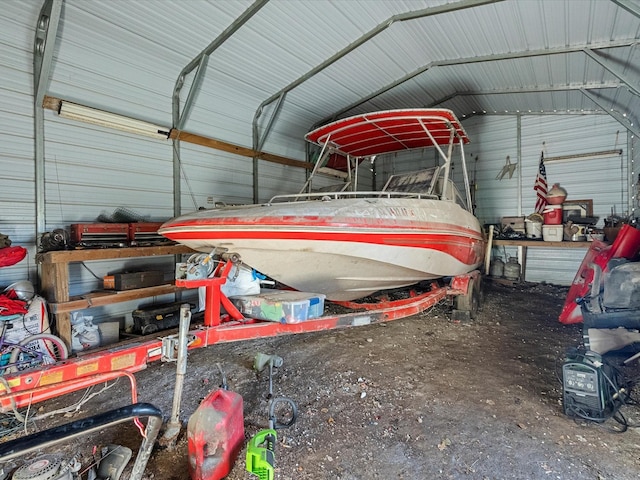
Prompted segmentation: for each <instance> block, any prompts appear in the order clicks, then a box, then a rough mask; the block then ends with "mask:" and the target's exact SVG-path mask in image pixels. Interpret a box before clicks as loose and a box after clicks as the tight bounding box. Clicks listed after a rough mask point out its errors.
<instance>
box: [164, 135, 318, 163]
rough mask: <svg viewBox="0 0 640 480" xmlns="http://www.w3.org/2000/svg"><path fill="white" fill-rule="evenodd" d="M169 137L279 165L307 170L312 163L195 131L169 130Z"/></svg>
mask: <svg viewBox="0 0 640 480" xmlns="http://www.w3.org/2000/svg"><path fill="white" fill-rule="evenodd" d="M169 138H170V139H172V140H180V141H181V142H187V143H193V144H194V145H200V146H203V147H208V148H214V149H216V150H221V151H223V152H229V153H233V154H236V155H241V156H243V157H250V158H254V157H257V158H259V159H260V160H265V161H267V162H272V163H279V164H281V165H288V166H290V167H300V168H306V169H307V170H312V169H313V164H312V163H309V162H303V161H302V160H296V159H295V158H289V157H282V156H280V155H274V154H271V153H265V152H258V151H256V150H253V149H251V148H246V147H242V146H240V145H235V144H233V143H228V142H223V141H221V140H216V139H215V138H209V137H205V136H204V135H197V134H195V133H189V132H184V131H180V130H171V133H170V134H169Z"/></svg>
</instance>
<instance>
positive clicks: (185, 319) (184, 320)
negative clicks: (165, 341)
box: [159, 303, 191, 449]
mask: <svg viewBox="0 0 640 480" xmlns="http://www.w3.org/2000/svg"><path fill="white" fill-rule="evenodd" d="M190 322H191V310H190V305H189V304H188V303H185V304H183V305H181V307H180V329H179V331H178V345H177V347H178V357H177V360H176V386H175V390H174V392H173V407H172V409H171V418H170V419H169V421H168V422H167V426H166V429H165V431H164V434H163V436H162V437H161V438H160V440H159V443H160V444H161V445H162V446H166V447H168V448H169V449H173V448H175V446H176V440H177V439H178V435H180V430H181V429H182V423H181V422H180V418H179V415H180V401H181V400H182V389H183V387H184V376H185V375H186V373H187V341H188V332H189V323H190Z"/></svg>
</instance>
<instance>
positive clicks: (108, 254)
mask: <svg viewBox="0 0 640 480" xmlns="http://www.w3.org/2000/svg"><path fill="white" fill-rule="evenodd" d="M182 253H194V251H193V250H192V249H190V248H189V247H187V246H185V245H161V246H154V247H123V248H87V249H81V250H57V251H52V252H45V253H40V254H38V255H37V256H36V262H37V263H39V264H42V265H46V264H55V263H71V262H84V261H89V260H117V259H119V258H131V257H150V256H154V255H179V254H182Z"/></svg>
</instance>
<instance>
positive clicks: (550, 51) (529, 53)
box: [312, 40, 637, 129]
mask: <svg viewBox="0 0 640 480" xmlns="http://www.w3.org/2000/svg"><path fill="white" fill-rule="evenodd" d="M635 44H637V41H636V40H633V41H629V40H624V41H618V42H607V43H603V44H598V45H590V46H589V48H590V49H591V50H597V49H601V48H620V47H630V46H632V45H635ZM585 48H586V47H585V46H573V47H562V48H543V49H539V50H525V51H520V52H509V53H496V54H491V55H481V56H477V57H466V58H456V59H451V60H438V61H434V62H430V63H429V64H427V65H425V66H423V67H420V68H418V69H416V70H414V71H413V72H410V73H408V74H407V75H405V76H403V77H402V78H400V79H398V80H396V81H394V82H392V83H390V84H388V85H385V86H384V87H382V88H380V89H379V90H376V91H375V92H373V93H371V94H370V95H367V96H366V97H364V98H361V99H360V100H358V101H357V102H354V103H352V104H351V105H348V106H347V107H345V108H343V109H342V110H340V111H338V112H335V113H334V114H333V115H332V116H331V117H328V118H324V119H322V120H321V121H319V122H317V123H316V124H315V125H314V126H313V127H312V129H313V128H316V127H318V126H320V125H324V124H326V123H328V122H331V121H334V120H336V119H337V118H338V117H340V116H341V115H343V114H344V113H346V112H348V111H350V110H352V109H354V108H356V107H359V106H360V105H362V104H364V103H366V102H368V101H370V100H372V99H374V98H376V97H378V96H380V95H382V94H384V93H386V92H388V91H389V90H392V89H394V88H395V87H397V86H399V85H402V84H403V83H405V82H407V81H409V80H411V79H413V78H415V77H417V76H419V75H422V74H423V73H426V72H427V71H429V70H431V69H433V68H435V67H452V66H456V65H467V64H470V63H484V62H499V61H501V60H514V59H519V58H530V57H541V56H546V55H562V54H567V53H576V52H582V51H583V50H584V49H585ZM456 95H459V94H458V93H454V94H451V95H449V96H448V97H446V98H447V99H450V98H454V97H455V96H456ZM441 103H442V101H435V102H432V105H439V104H441Z"/></svg>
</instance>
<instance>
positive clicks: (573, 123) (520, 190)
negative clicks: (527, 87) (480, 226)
mask: <svg viewBox="0 0 640 480" xmlns="http://www.w3.org/2000/svg"><path fill="white" fill-rule="evenodd" d="M464 127H465V129H466V130H467V133H468V134H469V137H470V138H471V142H472V143H471V144H470V145H469V146H468V148H467V152H468V158H469V157H471V158H473V159H474V161H475V159H476V158H477V159H478V161H477V179H476V180H477V185H478V188H477V191H476V199H477V205H478V208H477V215H478V217H479V218H480V221H481V222H482V223H485V224H490V223H500V219H501V217H503V216H519V215H522V216H527V215H529V214H531V213H533V211H534V204H535V196H534V191H533V183H534V181H535V178H536V174H537V170H538V163H539V160H540V155H541V152H543V151H544V155H545V157H547V158H548V157H558V156H566V155H576V154H585V153H591V152H598V151H606V150H614V149H621V150H622V151H623V154H622V156H618V155H612V156H610V157H607V158H600V159H576V160H572V161H566V162H558V163H554V162H552V161H549V162H546V163H545V165H546V171H547V182H548V184H549V188H551V186H552V185H553V183H560V185H561V186H562V187H563V188H565V189H566V190H567V193H568V196H567V201H570V200H584V199H589V200H592V201H593V210H594V211H593V214H594V215H595V216H598V217H599V218H600V220H599V222H598V226H599V227H602V226H603V222H604V218H605V217H607V216H608V215H610V214H611V212H612V211H615V212H616V213H617V214H619V215H625V214H628V213H630V208H629V188H628V184H629V178H630V172H629V167H628V163H629V156H628V154H627V142H628V138H627V131H626V130H625V129H623V128H621V125H620V124H619V123H618V122H616V121H615V120H614V119H612V118H611V117H609V116H607V115H582V116H577V115H522V116H515V115H510V116H506V115H505V116H494V115H487V116H482V117H473V118H471V119H469V120H467V121H466V122H464ZM518 138H520V144H519V143H518ZM519 149H520V151H519ZM507 155H508V156H509V157H510V161H511V162H512V163H516V162H517V164H518V166H517V168H516V170H515V172H514V174H513V177H512V178H511V179H509V178H508V176H506V177H503V178H502V180H498V179H497V178H496V176H497V175H498V173H499V172H500V171H501V169H502V167H503V166H504V165H505V160H506V156H507ZM516 250H517V249H515V248H510V249H505V250H504V251H502V250H501V251H498V249H494V252H493V253H494V255H500V256H502V257H503V258H505V257H507V256H516V255H517V251H516ZM584 253H585V250H583V249H551V248H529V249H528V255H527V267H526V274H527V276H526V280H527V281H533V282H540V281H546V282H551V283H556V284H562V285H567V284H570V283H571V281H572V280H573V277H574V275H575V272H576V271H577V268H578V266H579V264H580V261H581V260H582V258H583V257H584ZM505 259H506V258H505Z"/></svg>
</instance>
